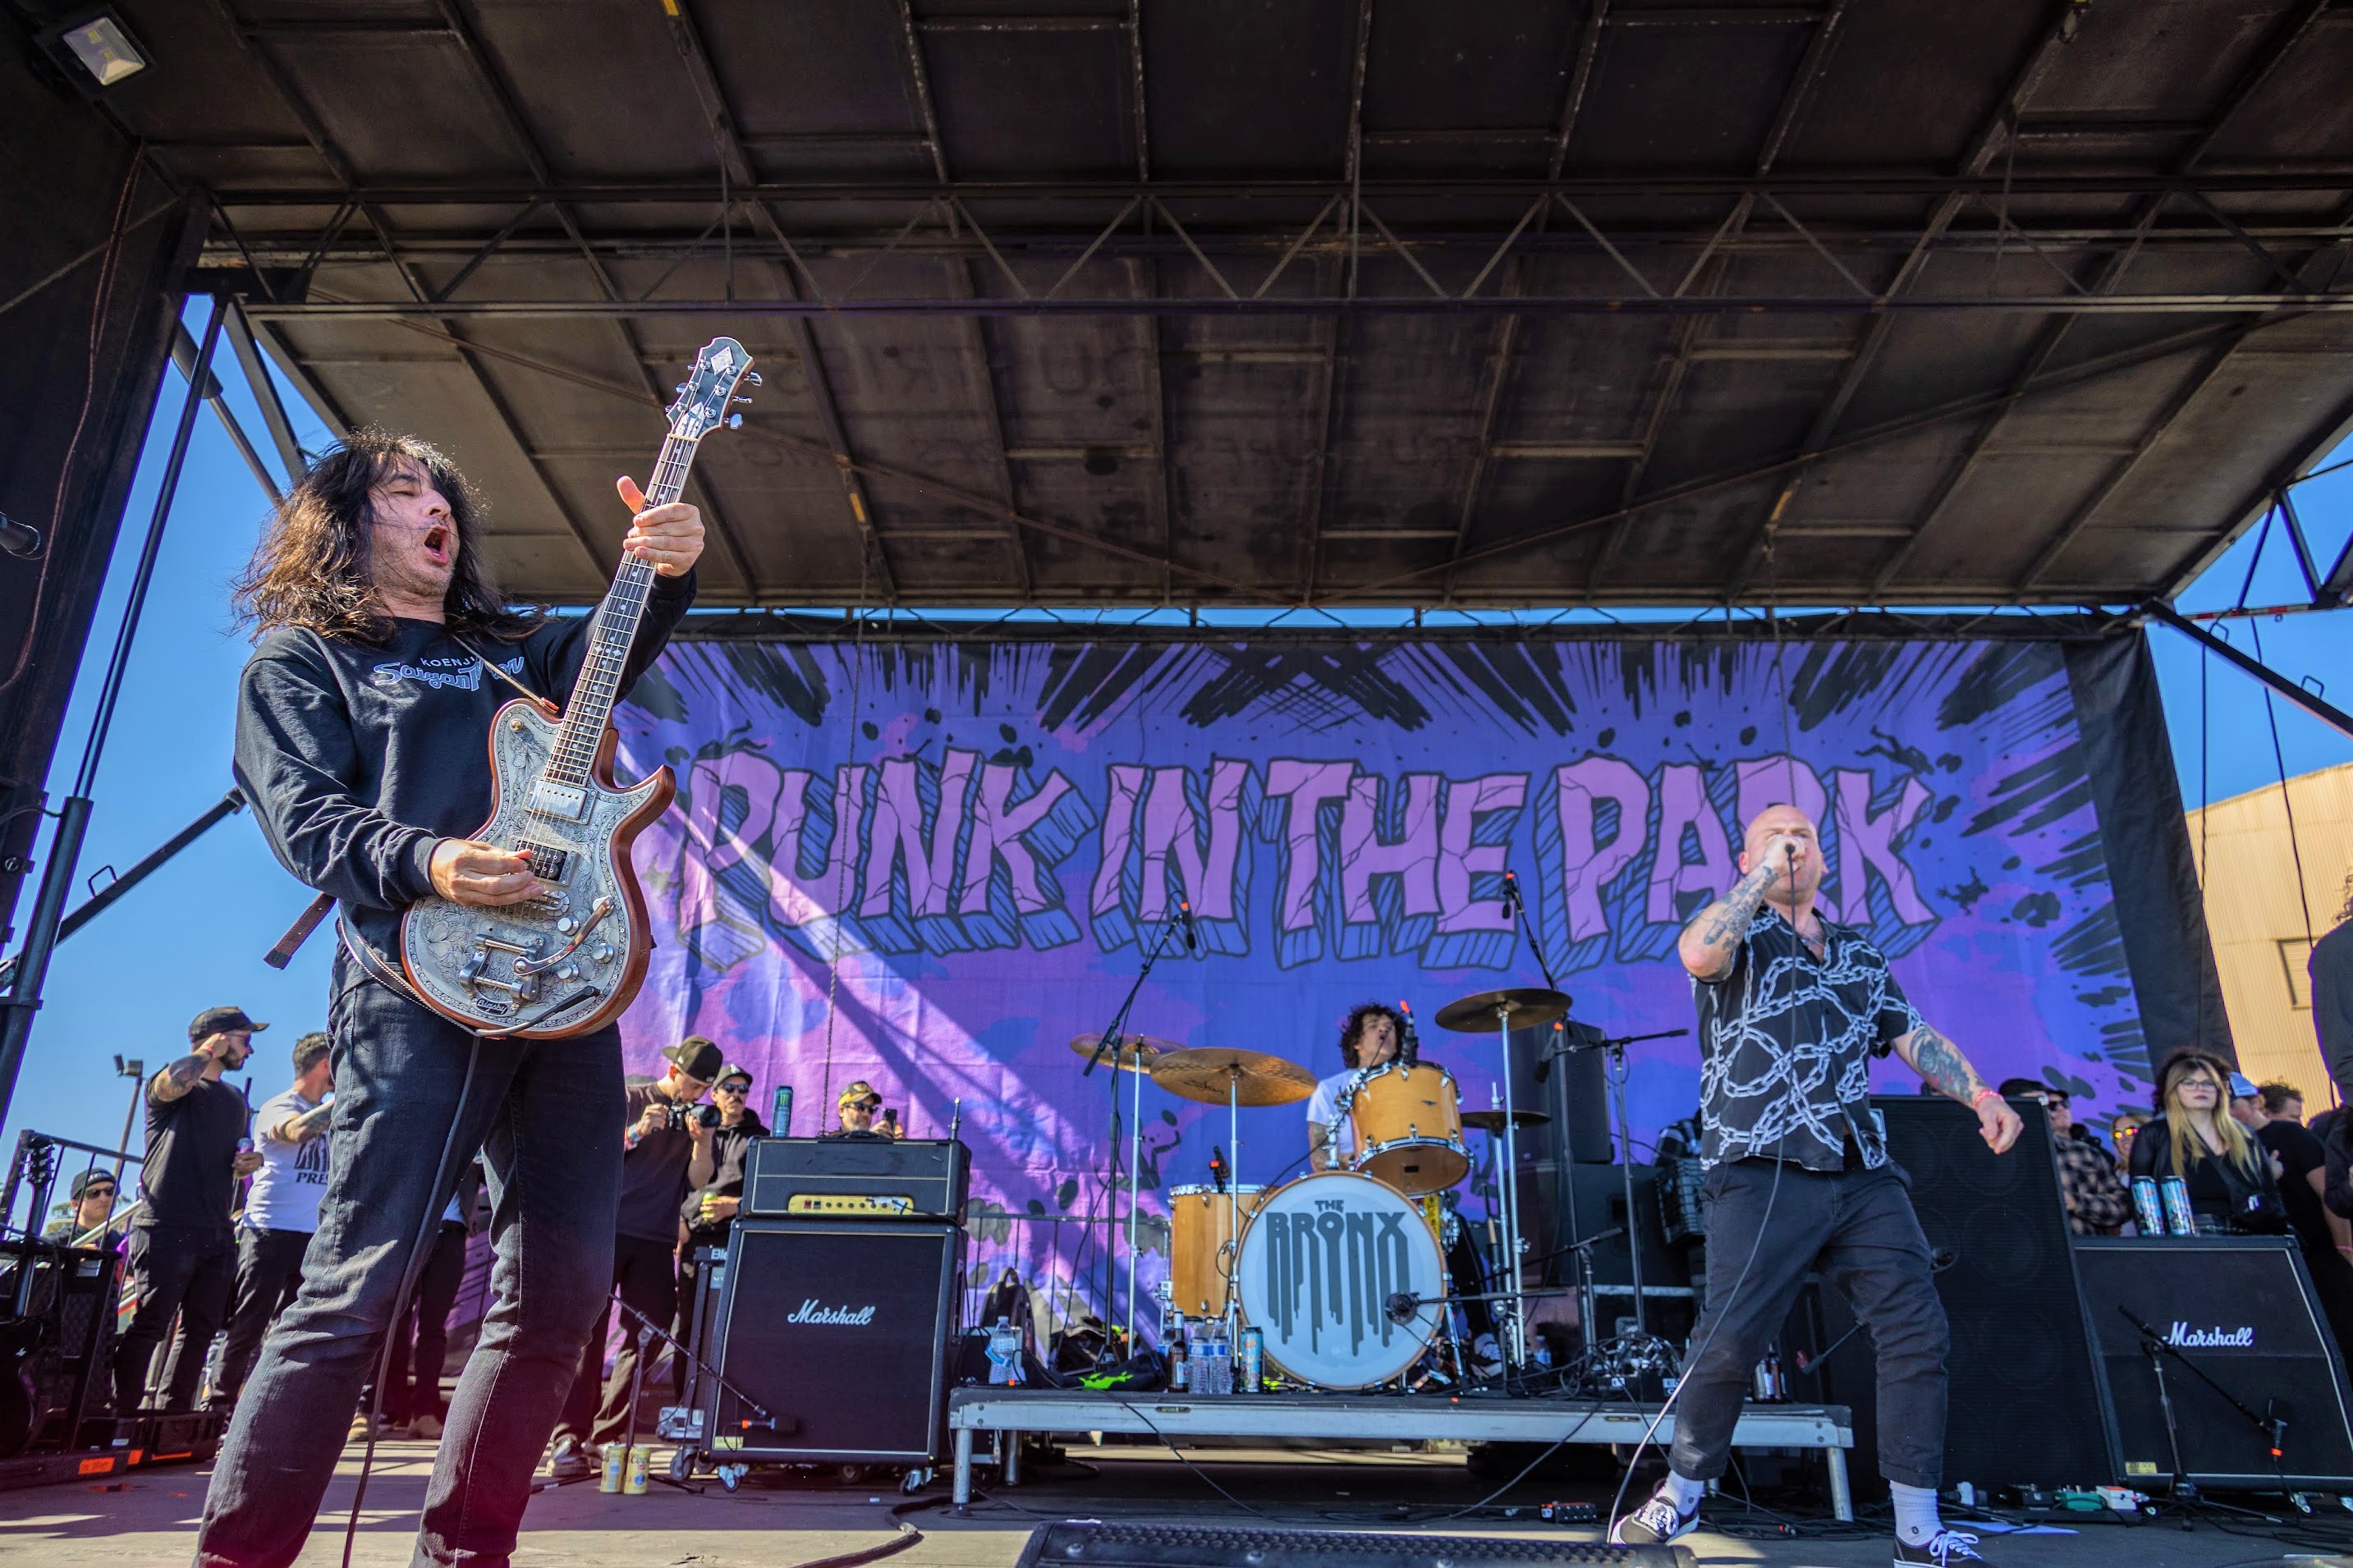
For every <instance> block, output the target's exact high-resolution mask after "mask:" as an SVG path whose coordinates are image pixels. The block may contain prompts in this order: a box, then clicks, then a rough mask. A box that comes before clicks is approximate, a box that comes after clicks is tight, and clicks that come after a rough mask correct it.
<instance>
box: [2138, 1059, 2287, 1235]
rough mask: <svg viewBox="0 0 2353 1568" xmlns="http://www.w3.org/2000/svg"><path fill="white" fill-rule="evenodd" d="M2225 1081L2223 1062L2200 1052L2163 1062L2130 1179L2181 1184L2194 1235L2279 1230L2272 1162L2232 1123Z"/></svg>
mask: <svg viewBox="0 0 2353 1568" xmlns="http://www.w3.org/2000/svg"><path fill="white" fill-rule="evenodd" d="M2230 1081H2231V1067H2230V1064H2229V1063H2228V1062H2225V1061H2223V1060H2222V1059H2221V1058H2219V1057H2215V1056H2211V1055H2209V1054H2208V1053H2206V1052H2204V1051H2201V1050H2197V1049H2194V1048H2184V1049H2182V1050H2178V1051H2176V1052H2174V1053H2173V1054H2172V1055H2171V1056H2169V1057H2168V1058H2165V1062H2164V1065H2163V1066H2161V1067H2159V1068H2158V1069H2157V1088H2156V1090H2155V1092H2154V1093H2153V1094H2152V1095H2151V1096H2150V1099H2151V1100H2152V1101H2153V1102H2154V1104H2155V1106H2156V1109H2157V1112H2158V1114H2157V1117H2156V1119H2155V1120H2154V1121H2150V1122H2149V1123H2148V1124H2147V1126H2145V1127H2143V1128H2142V1129H2141V1130H2140V1132H2139V1134H2138V1136H2137V1137H2135V1138H2134V1139H2133V1141H2132V1158H2131V1169H2132V1173H2133V1174H2134V1175H2135V1176H2136V1177H2138V1176H2151V1177H2155V1178H2157V1179H2158V1180H2160V1181H2162V1180H2163V1179H2164V1178H2165V1177H2167V1176H2179V1177H2180V1178H2181V1179H2182V1180H2183V1181H2184V1182H2186V1183H2188V1184H2189V1207H2190V1211H2191V1212H2192V1213H2193V1214H2194V1215H2197V1220H2198V1229H2199V1230H2200V1232H2214V1231H2233V1230H2240V1231H2265V1232H2273V1233H2277V1232H2280V1231H2284V1230H2285V1229H2286V1228H2287V1210H2286V1208H2285V1207H2284V1205H2282V1203H2281V1202H2280V1194H2279V1183H2278V1180H2277V1178H2276V1177H2275V1176H2274V1173H2273V1172H2272V1162H2271V1156H2270V1155H2269V1154H2268V1153H2267V1152H2265V1151H2264V1149H2263V1145H2262V1144H2260V1143H2257V1142H2255V1141H2254V1140H2253V1138H2250V1137H2248V1136H2247V1130H2246V1129H2245V1128H2243V1127H2242V1126H2240V1125H2239V1123H2238V1122H2237V1121H2234V1120H2232V1116H2231V1112H2230V1110H2229V1104H2230V1102H2229V1100H2228V1099H2227V1098H2226V1097H2227V1095H2228V1094H2229V1092H2230V1091H2229V1089H2228V1088H2227V1087H2226V1086H2227V1085H2228V1084H2229V1083H2230Z"/></svg>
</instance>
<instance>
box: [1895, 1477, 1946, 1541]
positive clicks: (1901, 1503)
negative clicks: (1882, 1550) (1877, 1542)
mask: <svg viewBox="0 0 2353 1568" xmlns="http://www.w3.org/2000/svg"><path fill="white" fill-rule="evenodd" d="M1887 1491H1888V1495H1889V1496H1890V1497H1892V1498H1893V1499H1894V1502H1895V1539H1896V1540H1898V1541H1900V1542H1904V1544H1905V1545H1906V1546H1926V1545H1927V1544H1928V1542H1931V1541H1934V1540H1935V1539H1936V1532H1937V1531H1940V1530H1942V1529H1944V1528H1945V1521H1943V1520H1942V1519H1940V1518H1939V1517H1937V1514H1936V1488H1934V1487H1907V1486H1905V1484H1904V1483H1903V1482H1902V1481H1890V1482H1888V1483H1887Z"/></svg>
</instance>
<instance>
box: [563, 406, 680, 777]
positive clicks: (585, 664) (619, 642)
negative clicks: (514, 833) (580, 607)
mask: <svg viewBox="0 0 2353 1568" xmlns="http://www.w3.org/2000/svg"><path fill="white" fill-rule="evenodd" d="M695 445H696V443H695V442H693V441H691V440H689V439H687V438H686V437H682V436H679V435H676V434H672V435H671V436H670V437H668V438H667V439H665V440H664V441H663V442H662V449H661V458H660V460H659V461H658V462H656V463H655V465H654V477H653V482H652V483H651V484H649V485H648V486H647V487H646V505H647V506H648V507H657V506H667V505H669V504H670V502H671V501H674V500H678V498H679V497H680V496H681V494H683V493H684V492H685V490H686V474H687V470H688V469H689V468H691V467H692V466H693V464H694V449H695ZM657 575H658V574H657V573H656V572H655V571H654V569H653V566H652V565H651V564H650V563H648V562H646V561H645V560H643V559H641V558H640V557H638V556H636V555H632V554H630V553H629V552H627V551H624V552H622V554H621V566H620V570H618V571H617V572H616V573H614V574H613V585H612V587H611V588H610V589H608V590H607V592H606V595H605V599H604V602H603V603H602V604H600V605H597V606H596V616H595V617H594V619H592V620H591V621H590V623H589V626H588V652H587V655H586V658H583V659H582V660H581V662H580V679H578V680H577V681H575V682H574V684H573V687H572V699H571V700H570V701H569V702H567V703H565V708H564V728H563V731H562V732H561V733H560V734H559V735H558V736H557V737H556V742H555V749H554V752H552V753H551V754H550V755H549V757H548V762H547V769H546V774H545V776H546V777H547V779H548V780H549V782H551V783H554V784H572V785H579V784H586V783H587V782H588V770H589V768H590V767H591V766H592V765H594V763H596V749H597V747H598V746H600V745H602V744H603V743H604V739H605V727H606V726H607V724H609V723H610V722H611V721H612V718H613V704H614V703H615V702H616V701H617V700H618V699H619V697H620V691H621V674H622V671H623V669H624V668H626V667H627V665H628V660H629V645H630V644H631V643H633V642H635V641H636V640H637V636H638V621H639V620H641V619H643V618H644V616H645V609H646V597H647V595H649V594H651V593H652V592H653V586H654V579H655V577H656V576H657Z"/></svg>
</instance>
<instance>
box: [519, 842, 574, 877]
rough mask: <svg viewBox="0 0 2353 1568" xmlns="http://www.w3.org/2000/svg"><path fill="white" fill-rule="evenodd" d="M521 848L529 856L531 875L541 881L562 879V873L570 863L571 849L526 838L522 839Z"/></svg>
mask: <svg viewBox="0 0 2353 1568" xmlns="http://www.w3.org/2000/svg"><path fill="white" fill-rule="evenodd" d="M522 848H523V852H524V853H526V854H528V855H529V856H530V857H531V871H532V875H533V876H534V877H537V878H538V879H540V880H541V881H543V882H561V881H562V880H564V873H565V870H566V869H568V868H570V866H571V864H572V851H571V850H569V849H558V848H557V847H555V846H554V845H553V844H539V843H534V842H533V840H531V839H528V838H526V839H524V840H523V841H522Z"/></svg>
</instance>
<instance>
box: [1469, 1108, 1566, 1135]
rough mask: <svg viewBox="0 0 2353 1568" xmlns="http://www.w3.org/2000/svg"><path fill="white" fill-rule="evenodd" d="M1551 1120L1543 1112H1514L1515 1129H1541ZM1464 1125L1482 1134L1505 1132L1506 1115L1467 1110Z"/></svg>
mask: <svg viewBox="0 0 2353 1568" xmlns="http://www.w3.org/2000/svg"><path fill="white" fill-rule="evenodd" d="M1551 1120H1552V1118H1551V1117H1549V1116H1546V1114H1545V1113H1544V1112H1543V1111H1541V1110H1514V1111H1513V1112H1512V1125H1513V1126H1514V1127H1540V1126H1542V1125H1543V1124H1544V1123H1546V1122H1547V1121H1551ZM1462 1125H1463V1126H1465V1127H1475V1128H1477V1129H1478V1130H1479V1131H1482V1132H1501V1131H1503V1130H1504V1113H1503V1112H1502V1111H1501V1110H1466V1111H1464V1112H1463V1113H1462Z"/></svg>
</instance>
